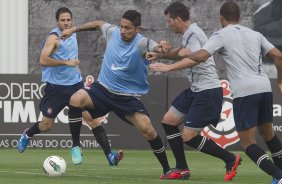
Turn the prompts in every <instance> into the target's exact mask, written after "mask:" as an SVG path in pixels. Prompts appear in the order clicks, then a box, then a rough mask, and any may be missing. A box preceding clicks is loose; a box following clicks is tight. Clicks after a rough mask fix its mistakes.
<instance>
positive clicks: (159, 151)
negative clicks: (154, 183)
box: [126, 112, 170, 174]
mask: <svg viewBox="0 0 282 184" xmlns="http://www.w3.org/2000/svg"><path fill="white" fill-rule="evenodd" d="M126 119H127V120H128V121H129V122H131V123H132V124H133V125H134V126H135V127H136V128H137V129H138V130H139V132H140V133H141V134H142V135H143V137H144V138H145V139H146V140H147V141H148V142H149V144H150V146H151V148H152V150H153V152H154V154H155V156H156V157H157V159H158V160H159V162H160V164H161V165H162V167H163V173H164V174H165V173H167V172H169V171H170V167H169V163H168V160H167V156H166V152H165V147H164V145H163V142H162V140H161V138H160V137H159V135H158V134H157V132H156V130H155V129H154V127H153V126H152V124H151V121H150V119H149V117H148V115H147V114H144V113H139V112H135V113H134V114H132V115H129V116H126Z"/></svg>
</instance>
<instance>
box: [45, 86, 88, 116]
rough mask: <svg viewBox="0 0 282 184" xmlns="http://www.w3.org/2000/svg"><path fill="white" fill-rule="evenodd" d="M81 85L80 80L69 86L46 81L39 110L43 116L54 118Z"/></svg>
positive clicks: (67, 104)
mask: <svg viewBox="0 0 282 184" xmlns="http://www.w3.org/2000/svg"><path fill="white" fill-rule="evenodd" d="M83 87H84V84H83V83H82V82H79V83H77V84H74V85H70V86H63V85H56V84H50V83H47V84H46V88H45V95H44V96H43V98H42V99H41V101H40V111H42V114H43V116H45V117H48V118H56V117H57V115H58V114H59V113H60V112H61V110H62V109H64V108H65V107H66V106H69V101H70V97H71V96H72V95H73V94H74V93H75V92H77V91H78V90H79V89H82V88H83Z"/></svg>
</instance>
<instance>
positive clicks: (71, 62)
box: [65, 59, 80, 66]
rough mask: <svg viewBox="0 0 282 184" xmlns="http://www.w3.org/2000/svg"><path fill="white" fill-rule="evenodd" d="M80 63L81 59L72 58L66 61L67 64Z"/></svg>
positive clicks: (74, 64) (75, 64)
mask: <svg viewBox="0 0 282 184" xmlns="http://www.w3.org/2000/svg"><path fill="white" fill-rule="evenodd" d="M79 63H80V61H79V60H78V59H70V60H67V61H66V62H65V64H66V65H67V66H77V65H79Z"/></svg>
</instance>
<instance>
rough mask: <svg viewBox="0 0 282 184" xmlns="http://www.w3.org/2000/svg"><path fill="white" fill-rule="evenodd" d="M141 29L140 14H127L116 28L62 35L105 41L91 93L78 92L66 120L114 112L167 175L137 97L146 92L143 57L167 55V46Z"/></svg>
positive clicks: (97, 25)
mask: <svg viewBox="0 0 282 184" xmlns="http://www.w3.org/2000/svg"><path fill="white" fill-rule="evenodd" d="M140 26H141V14H140V13H139V12H137V11H136V10H128V11H126V12H125V13H124V14H123V15H122V18H121V19H120V25H119V26H115V25H111V24H109V23H105V22H104V21H93V22H88V23H86V24H83V25H80V26H75V27H72V28H71V29H67V30H65V31H63V33H62V36H61V37H62V38H66V37H68V36H70V35H72V34H73V33H74V32H78V31H84V30H93V29H99V30H102V33H103V35H104V37H105V38H106V40H107V47H106V50H105V53H104V57H103V62H102V68H101V71H100V73H99V77H98V80H97V82H94V83H93V84H92V85H91V86H90V89H81V90H79V91H78V92H76V93H75V94H74V95H73V96H72V97H71V99H70V111H69V120H70V121H72V122H75V121H76V122H77V123H81V111H82V109H83V108H87V110H88V111H89V112H90V113H91V115H92V117H93V118H96V117H99V116H103V115H105V114H107V113H108V112H110V111H113V112H114V113H115V114H116V115H117V116H119V117H120V118H121V119H122V120H124V121H126V122H128V123H130V124H132V125H134V126H135V127H136V128H137V129H138V130H139V131H140V133H141V134H142V135H143V136H144V138H145V139H146V140H147V141H148V142H149V144H150V146H151V148H152V150H153V152H154V154H155V156H156V157H157V159H158V160H159V162H160V163H161V165H162V167H163V173H167V172H169V171H170V167H169V164H168V161H167V156H166V152H165V148H164V145H163V143H162V140H161V139H160V137H159V135H158V134H157V132H156V131H155V129H154V127H153V126H152V124H151V121H150V118H149V115H148V112H147V110H146V108H145V106H144V105H143V104H142V102H141V101H140V100H139V97H140V95H143V94H146V93H147V92H148V90H149V85H148V81H147V66H148V61H147V60H146V58H145V53H146V52H148V51H157V52H167V51H169V49H170V45H167V43H161V44H159V45H158V44H157V43H156V42H154V41H153V40H151V39H149V38H146V37H144V36H143V35H141V34H140V33H139V31H140V29H141V28H140ZM91 109H92V110H91Z"/></svg>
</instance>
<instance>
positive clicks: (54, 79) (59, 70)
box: [42, 28, 82, 86]
mask: <svg viewBox="0 0 282 184" xmlns="http://www.w3.org/2000/svg"><path fill="white" fill-rule="evenodd" d="M61 33H62V32H61V31H60V30H59V29H58V28H55V29H53V30H52V31H51V32H50V35H51V34H57V35H61ZM50 57H51V58H54V59H56V60H70V59H76V58H78V46H77V39H76V33H74V34H72V36H70V37H69V38H68V39H66V40H65V41H62V40H61V39H60V40H59V47H58V48H57V50H56V51H55V53H54V54H51V55H50ZM81 80H82V77H81V74H80V71H79V68H78V67H72V66H66V65H63V66H42V82H48V83H51V84H57V85H64V86H69V85H73V84H77V83H78V82H80V81H81Z"/></svg>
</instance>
